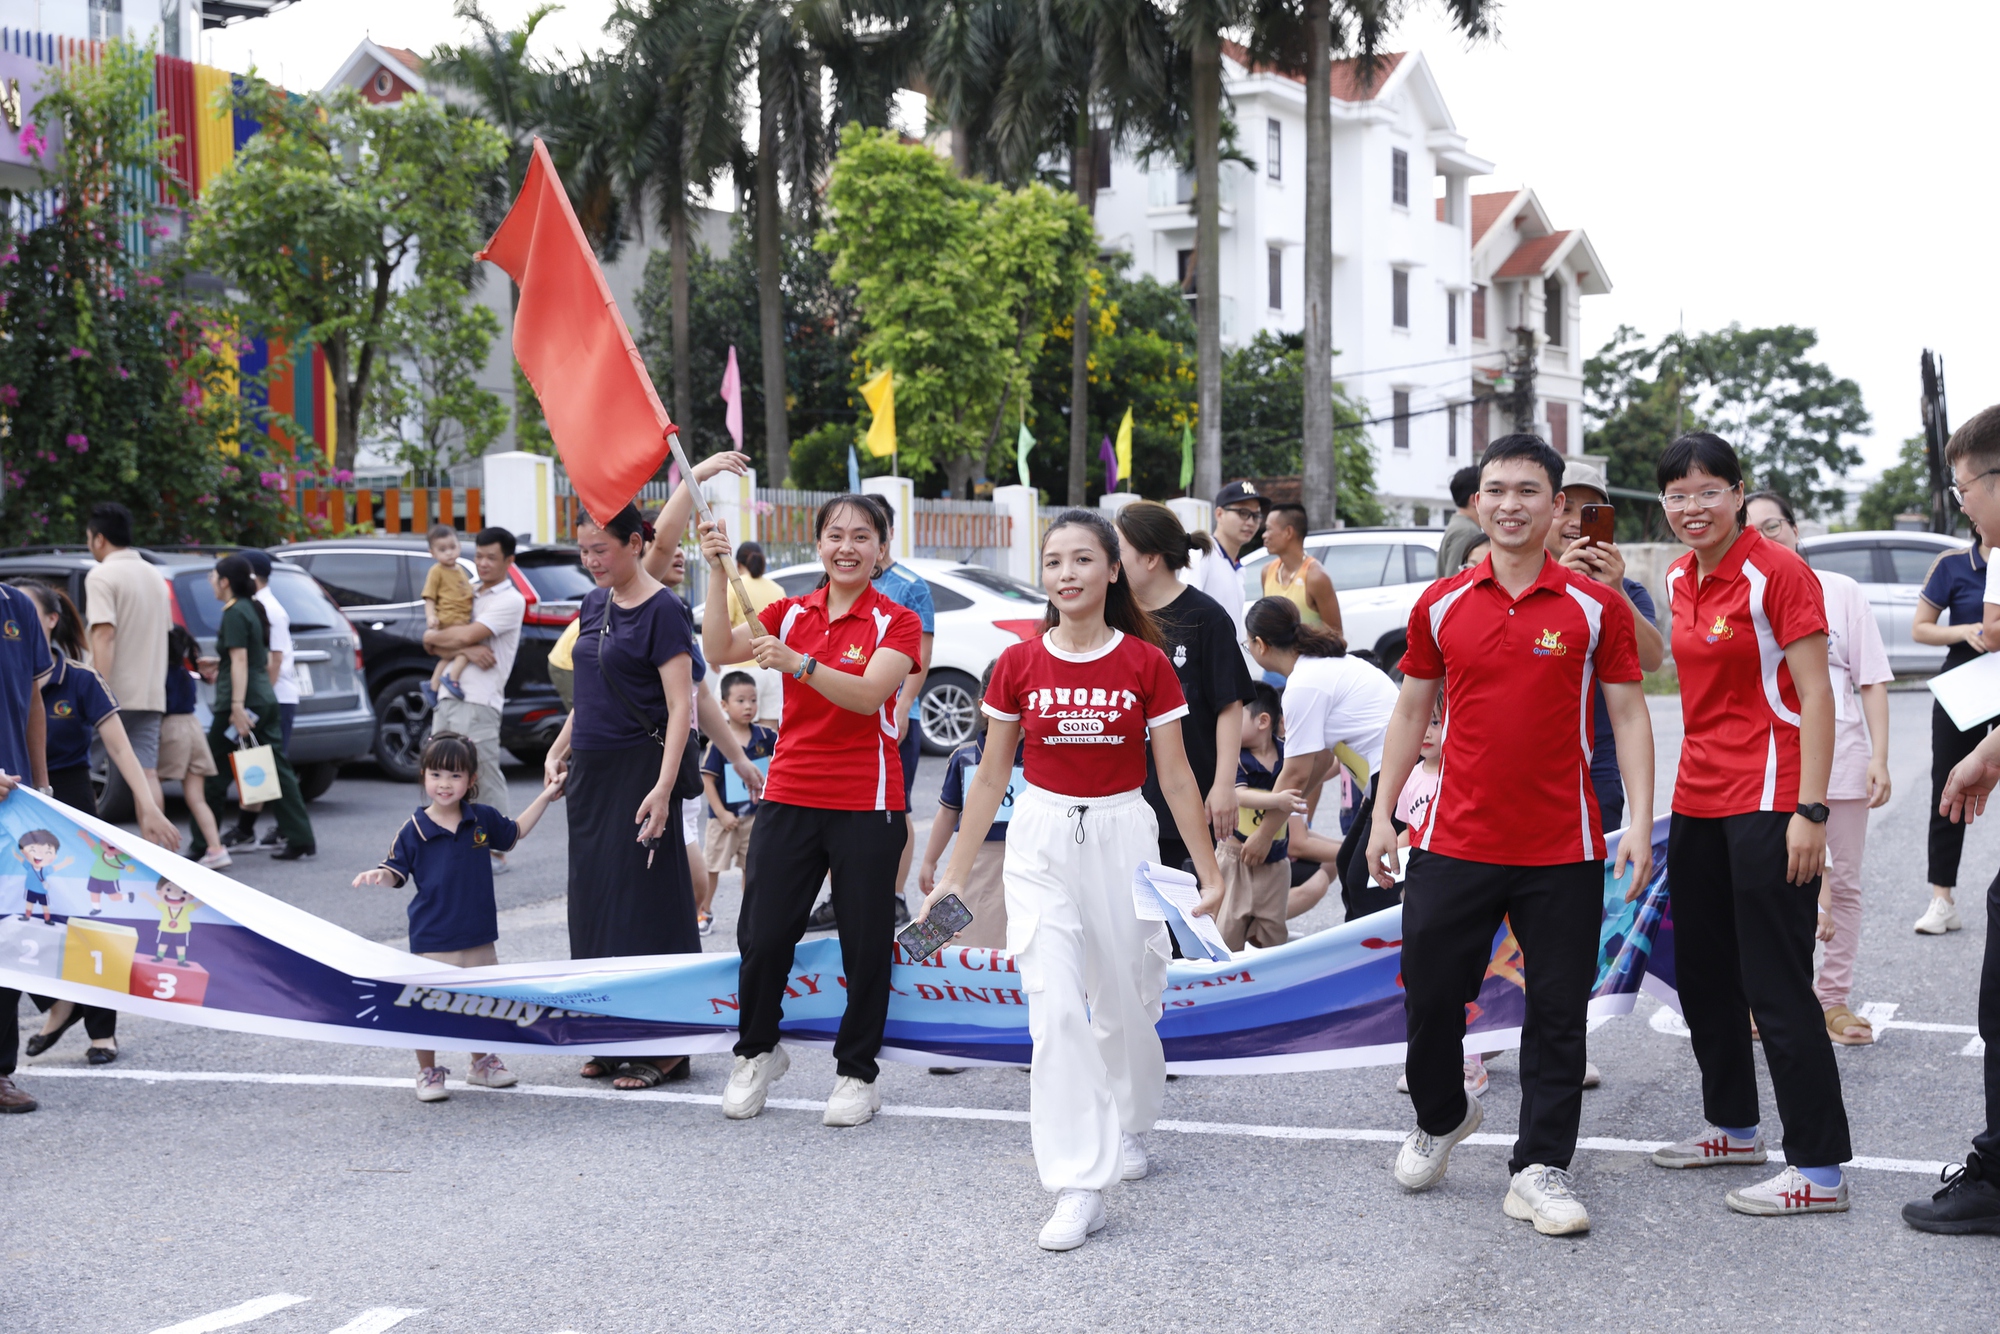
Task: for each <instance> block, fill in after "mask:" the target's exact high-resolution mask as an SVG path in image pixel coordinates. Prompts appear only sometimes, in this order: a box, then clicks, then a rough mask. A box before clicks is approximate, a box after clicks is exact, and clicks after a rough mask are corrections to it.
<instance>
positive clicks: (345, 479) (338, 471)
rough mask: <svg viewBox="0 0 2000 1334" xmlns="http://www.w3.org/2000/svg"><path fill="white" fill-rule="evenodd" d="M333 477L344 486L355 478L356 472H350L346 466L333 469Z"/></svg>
mask: <svg viewBox="0 0 2000 1334" xmlns="http://www.w3.org/2000/svg"><path fill="white" fill-rule="evenodd" d="M332 477H333V480H334V481H335V482H338V483H340V484H341V485H343V486H344V485H346V484H347V483H349V482H351V481H353V480H354V474H353V473H351V472H349V471H348V470H347V469H345V468H335V469H334V470H333V473H332Z"/></svg>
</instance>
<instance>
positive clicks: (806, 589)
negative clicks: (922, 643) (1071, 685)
mask: <svg viewBox="0 0 2000 1334" xmlns="http://www.w3.org/2000/svg"><path fill="white" fill-rule="evenodd" d="M896 563H897V564H898V565H903V566H907V567H908V568H910V569H911V570H914V571H916V572H917V573H918V574H920V575H922V576H923V579H924V582H925V583H927V584H929V585H930V588H931V603H932V605H933V606H934V607H935V608H936V610H937V633H936V637H935V638H933V639H932V641H931V670H930V675H929V677H927V678H926V679H925V681H924V693H923V695H922V697H921V698H920V699H919V700H918V702H917V711H918V712H917V717H918V720H919V722H920V723H921V725H922V726H923V729H924V750H925V752H926V753H928V754H931V755H949V754H950V753H951V752H952V751H954V750H956V749H958V747H960V746H962V745H964V744H965V743H966V742H968V741H970V740H972V738H973V736H974V735H975V734H976V733H977V731H978V728H977V727H976V726H975V722H976V710H977V708H978V700H979V678H980V677H981V676H983V675H984V674H985V672H986V668H987V667H988V666H989V665H990V664H991V663H992V662H993V660H994V659H995V658H997V657H999V656H1000V650H1002V649H1004V648H1006V647H1007V646H1008V645H1009V644H1017V643H1019V642H1020V641H1022V640H1024V639H1033V638H1034V637H1035V636H1036V635H1038V634H1040V633H1041V632H1042V615H1043V613H1044V612H1045V611H1046V610H1047V608H1048V599H1047V598H1046V597H1044V596H1043V595H1042V590H1041V589H1039V588H1036V587H1034V586H1033V585H1031V584H1024V583H1022V582H1021V581H1020V580H1018V579H1015V578H1012V577H1011V576H1008V575H1004V574H1001V573H1000V572H999V571H998V570H989V569H987V568H986V567H985V566H983V565H966V564H962V563H961V562H958V561H951V560H928V559H911V560H905V561H898V562H896ZM822 573H823V571H822V570H821V569H820V567H819V566H818V565H787V566H786V567H784V568H783V569H781V570H772V571H770V577H771V578H772V579H775V580H776V581H777V583H778V587H780V588H782V589H784V590H785V592H786V594H787V595H789V596H792V597H797V596H798V595H799V594H801V593H810V592H812V590H813V589H814V588H816V587H817V586H818V585H819V580H820V575H821V574H822Z"/></svg>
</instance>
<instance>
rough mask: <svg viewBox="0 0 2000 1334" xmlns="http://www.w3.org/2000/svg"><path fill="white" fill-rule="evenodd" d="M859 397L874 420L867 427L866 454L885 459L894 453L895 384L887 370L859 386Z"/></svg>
mask: <svg viewBox="0 0 2000 1334" xmlns="http://www.w3.org/2000/svg"><path fill="white" fill-rule="evenodd" d="M861 397H862V398H863V399H864V400H865V401H866V402H867V404H868V410H869V411H870V412H872V413H874V414H875V420H874V421H873V422H871V423H870V424H869V426H868V439H867V442H866V443H867V445H868V452H869V453H870V454H873V455H874V456H875V457H876V458H878V459H880V458H887V457H888V456H889V455H891V454H893V453H895V452H896V382H895V380H894V379H893V378H892V377H891V376H890V373H889V371H888V370H887V369H884V370H882V371H879V372H877V373H876V374H875V375H874V376H872V377H870V378H869V379H868V380H866V381H864V382H863V383H862V385H861Z"/></svg>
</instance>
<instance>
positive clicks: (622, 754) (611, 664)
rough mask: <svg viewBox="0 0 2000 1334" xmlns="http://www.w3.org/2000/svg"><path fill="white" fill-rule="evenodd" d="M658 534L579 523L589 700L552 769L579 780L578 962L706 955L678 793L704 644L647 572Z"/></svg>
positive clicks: (574, 934)
mask: <svg viewBox="0 0 2000 1334" xmlns="http://www.w3.org/2000/svg"><path fill="white" fill-rule="evenodd" d="M652 539H653V526H652V525H651V524H649V523H647V522H646V521H645V520H643V519H641V518H640V517H639V511H638V510H637V509H635V508H633V507H632V506H630V505H627V506H626V507H625V508H624V509H623V510H621V511H619V513H618V515H617V517H615V518H613V519H612V520H611V521H610V522H609V523H608V524H605V525H603V526H602V527H600V526H599V525H598V524H597V523H596V522H595V521H593V520H591V519H589V518H587V517H586V518H585V519H584V520H583V521H582V522H581V523H579V524H577V526H576V540H577V545H578V546H579V547H580V548H581V549H582V557H583V568H584V569H585V570H587V571H589V573H590V575H591V577H592V578H593V579H595V580H596V581H597V587H596V588H594V589H592V590H591V591H590V592H589V593H587V594H585V595H584V598H583V607H582V610H581V611H580V612H579V613H578V616H577V622H578V625H579V627H580V628H579V630H578V633H577V639H576V647H575V649H574V650H573V658H574V661H575V665H576V680H575V685H574V688H575V698H576V703H575V706H574V707H573V708H572V709H571V710H570V715H569V720H568V721H567V722H565V723H564V724H563V729H562V733H561V735H559V736H558V737H556V741H555V745H553V746H551V747H550V748H549V757H548V762H547V765H546V772H545V777H546V778H547V780H548V781H549V782H551V783H553V782H555V781H556V780H557V779H558V778H560V777H562V776H563V775H565V774H567V775H568V786H567V789H566V790H567V792H568V794H569V797H570V808H569V945H570V957H571V958H574V959H603V958H612V957H616V956H619V955H629V954H699V953H701V936H700V934H699V933H698V932H697V931H696V928H695V912H694V885H693V880H692V878H691V876H690V874H689V867H688V859H687V853H686V851H685V849H684V848H683V847H682V841H681V839H682V836H681V819H680V813H681V804H680V800H679V799H677V798H676V797H675V796H674V785H675V781H676V779H677V778H678V776H679V774H680V768H681V753H682V752H683V751H684V750H685V749H686V747H687V746H688V744H689V737H690V734H691V729H692V727H693V719H694V656H693V654H694V635H693V631H692V622H691V621H690V619H689V617H688V614H687V609H686V607H685V606H683V604H682V603H681V600H680V599H679V598H678V597H675V596H674V594H673V592H672V590H670V589H668V588H667V587H666V586H665V585H664V584H662V583H661V582H660V581H659V580H658V579H655V578H654V577H653V576H652V575H651V574H649V573H647V572H646V569H645V567H644V566H643V564H642V563H641V561H642V559H643V557H644V554H645V550H646V544H647V543H649V542H651V541H652ZM662 840H664V842H665V846H664V847H658V846H657V845H658V844H659V843H661V841H662ZM582 1073H583V1077H584V1078H586V1079H602V1078H604V1077H605V1076H606V1075H610V1074H613V1073H615V1074H616V1075H617V1076H618V1078H617V1081H616V1087H618V1088H622V1089H642V1088H651V1087H652V1086H653V1085H655V1084H658V1083H659V1082H660V1081H661V1080H662V1079H665V1078H667V1077H668V1076H669V1075H671V1076H672V1077H673V1078H676V1079H685V1078H687V1073H688V1070H687V1059H686V1058H685V1057H683V1056H658V1057H651V1056H649V1057H643V1058H638V1059H634V1058H631V1057H621V1058H619V1059H618V1060H616V1061H614V1060H612V1059H611V1058H609V1057H592V1058H591V1059H590V1060H589V1061H587V1062H586V1063H585V1064H584V1067H583V1071H582Z"/></svg>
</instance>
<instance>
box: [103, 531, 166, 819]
mask: <svg viewBox="0 0 2000 1334" xmlns="http://www.w3.org/2000/svg"><path fill="white" fill-rule="evenodd" d="M84 535H85V537H86V538H87V539H88V540H89V542H90V554H91V555H93V556H95V557H96V558H97V567H96V568H95V569H93V570H92V571H91V572H90V573H89V574H88V575H86V576H85V577H84V580H83V600H84V603H85V608H86V610H85V617H86V619H87V620H88V621H89V623H90V657H91V665H92V666H94V667H95V668H96V669H97V674H98V675H99V676H101V677H103V678H104V680H105V683H106V684H107V685H109V686H110V687H111V697H112V698H113V699H115V700H116V701H117V702H118V719H119V721H120V722H122V723H123V724H124V725H125V735H126V737H127V738H128V739H129V740H130V741H131V743H132V750H133V753H134V754H136V755H137V756H138V757H139V767H140V768H142V769H144V770H145V771H146V782H147V784H148V786H150V787H151V788H152V789H153V800H154V801H155V802H157V803H159V804H160V805H161V806H162V808H164V806H165V801H166V799H165V798H164V797H163V796H162V795H161V793H160V776H159V772H158V770H159V765H160V719H161V717H162V716H163V715H164V714H165V713H166V711H167V630H168V628H169V626H171V624H172V623H173V608H172V604H171V602H170V600H169V595H168V593H167V581H166V580H165V579H164V578H162V577H161V575H160V572H159V571H158V570H156V569H154V568H153V567H152V565H151V564H150V563H148V562H147V560H146V558H145V557H143V556H141V555H140V554H139V553H138V552H136V551H134V550H132V549H131V548H132V512H131V511H130V510H128V509H126V508H125V507H124V506H123V505H120V504H118V503H117V502H116V501H104V502H103V503H101V504H98V505H94V506H92V507H91V510H90V517H89V518H88V519H86V520H85V521H84Z"/></svg>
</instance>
